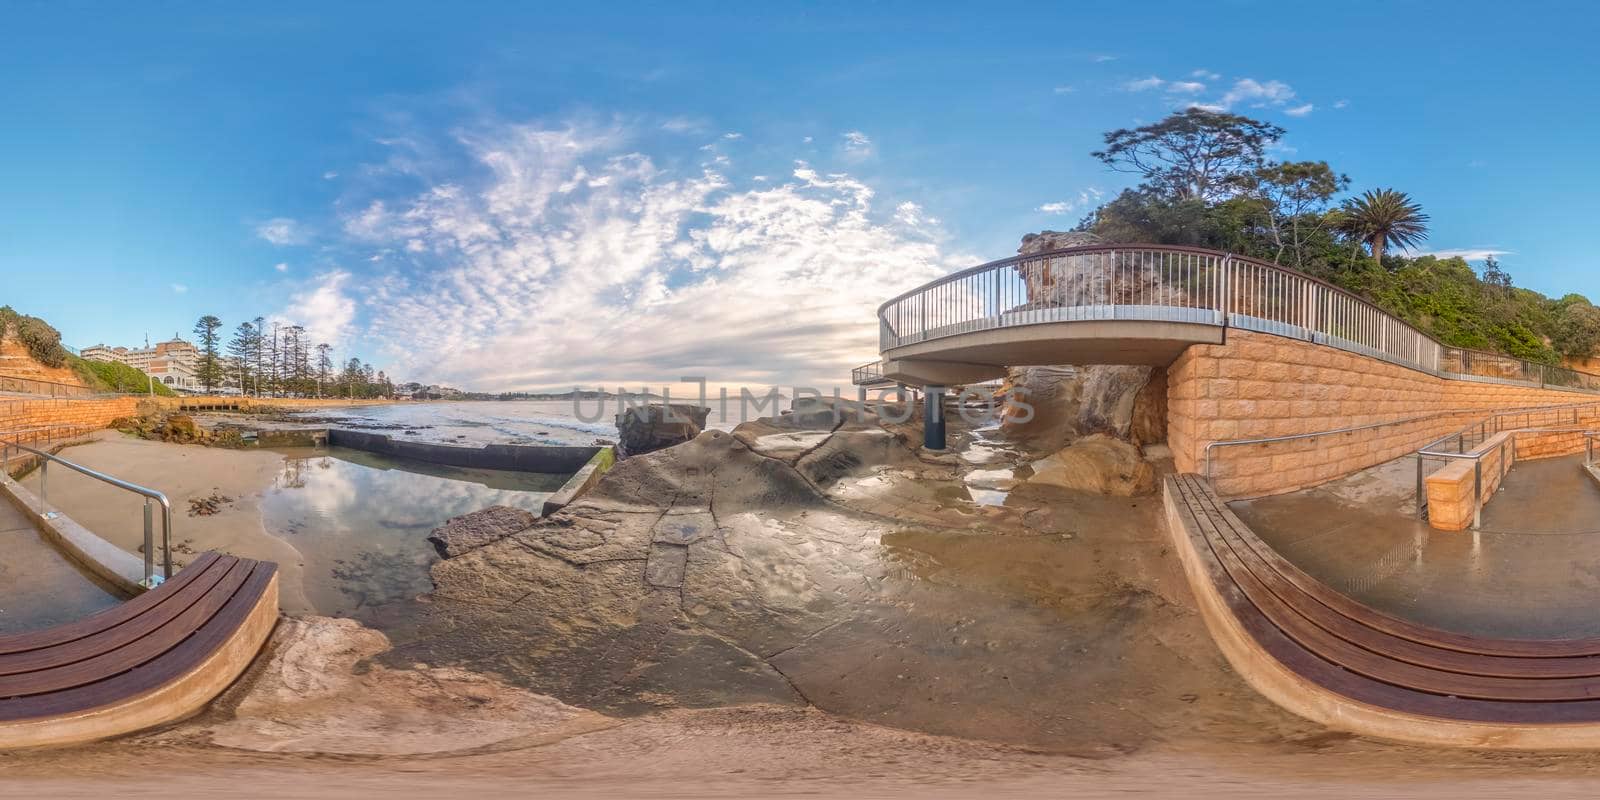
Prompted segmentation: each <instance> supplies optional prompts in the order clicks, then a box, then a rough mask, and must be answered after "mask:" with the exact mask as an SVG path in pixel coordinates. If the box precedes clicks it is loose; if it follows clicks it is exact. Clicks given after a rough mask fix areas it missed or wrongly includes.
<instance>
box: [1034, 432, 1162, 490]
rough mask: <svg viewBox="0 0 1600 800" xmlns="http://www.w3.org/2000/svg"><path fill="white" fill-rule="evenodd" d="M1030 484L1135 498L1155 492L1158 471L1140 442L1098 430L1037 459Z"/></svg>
mask: <svg viewBox="0 0 1600 800" xmlns="http://www.w3.org/2000/svg"><path fill="white" fill-rule="evenodd" d="M1028 483H1034V484H1047V485H1050V486H1060V487H1062V488H1064V489H1076V490H1078V491H1081V492H1092V493H1094V494H1107V495H1114V496H1117V497H1131V496H1133V495H1136V494H1147V493H1149V492H1152V491H1154V490H1155V485H1156V472H1155V468H1154V467H1152V466H1151V465H1150V463H1149V462H1148V461H1146V460H1145V458H1144V455H1143V454H1142V453H1141V452H1140V451H1139V448H1138V447H1137V446H1136V445H1134V444H1132V443H1129V442H1126V441H1124V440H1122V439H1117V438H1115V437H1112V436H1107V435H1105V434H1103V433H1097V434H1093V435H1091V436H1085V437H1083V438H1082V439H1079V440H1078V441H1076V442H1073V443H1072V444H1071V445H1069V446H1067V447H1064V448H1062V449H1061V450H1060V451H1058V452H1056V453H1054V454H1053V455H1050V456H1047V457H1045V458H1042V459H1040V460H1038V461H1036V462H1034V464H1033V476H1032V477H1030V478H1028Z"/></svg>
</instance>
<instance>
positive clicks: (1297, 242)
mask: <svg viewBox="0 0 1600 800" xmlns="http://www.w3.org/2000/svg"><path fill="white" fill-rule="evenodd" d="M1284 134H1285V130H1284V129H1283V128H1281V127H1278V126H1276V125H1272V124H1269V123H1265V122H1261V121H1259V120H1254V119H1251V118H1249V117H1245V116H1241V115H1237V114H1229V113H1224V112H1218V111H1211V110H1207V109H1203V108H1190V109H1187V110H1185V111H1182V112H1177V113H1174V114H1171V115H1170V116H1168V117H1167V118H1165V119H1163V120H1160V121H1158V122H1155V123H1152V124H1149V125H1145V126H1142V127H1139V128H1132V129H1119V130H1114V131H1110V132H1108V133H1106V134H1105V136H1104V139H1105V147H1104V149H1102V150H1099V151H1096V152H1094V153H1093V154H1092V155H1093V156H1094V157H1096V158H1098V159H1100V160H1101V161H1102V162H1104V163H1105V164H1106V165H1107V166H1108V167H1110V168H1111V169H1113V170H1116V171H1119V172H1129V173H1132V174H1135V175H1138V176H1140V178H1141V182H1140V183H1139V185H1138V186H1136V187H1134V188H1132V189H1128V190H1125V191H1124V192H1122V193H1121V194H1120V195H1118V196H1117V197H1115V198H1113V199H1111V200H1110V201H1108V202H1106V203H1105V204H1103V205H1101V206H1100V207H1099V208H1097V209H1095V210H1094V211H1093V212H1091V213H1090V214H1089V215H1088V216H1087V217H1085V218H1084V219H1083V220H1082V221H1081V222H1080V223H1079V225H1078V226H1077V228H1076V229H1077V230H1080V231H1088V232H1092V233H1094V234H1097V235H1098V236H1100V237H1101V238H1102V239H1104V240H1106V241H1109V242H1130V243H1131V242H1148V243H1157V244H1175V245H1191V246H1198V247H1210V248H1215V249H1218V250H1226V251H1229V252H1233V253H1239V254H1241V255H1246V256H1251V257H1254V258H1260V259H1263V260H1267V261H1271V262H1273V263H1277V264H1283V265H1285V266H1290V267H1294V268H1296V269H1299V270H1302V271H1304V272H1306V273H1309V274H1310V275H1312V276H1315V277H1317V278H1321V279H1323V280H1325V281H1328V282H1329V283H1332V284H1334V285H1336V286H1339V287H1341V288H1344V289H1347V290H1349V291H1351V292H1354V293H1356V294H1359V295H1361V296H1363V297H1365V298H1367V299H1369V300H1371V301H1372V302H1373V303H1375V304H1377V305H1378V306H1380V307H1382V308H1383V309H1384V310H1385V311H1388V312H1389V313H1391V314H1394V315H1395V316H1397V317H1400V318H1401V319H1404V320H1406V321H1407V322H1409V323H1411V324H1413V325H1415V326H1416V327H1418V328H1420V329H1422V330H1424V331H1426V332H1428V333H1429V334H1431V335H1433V336H1434V337H1435V338H1437V339H1439V340H1440V341H1442V342H1444V343H1445V344H1449V345H1454V346H1457V347H1467V348H1473V349H1479V350H1490V351H1495V352H1500V353H1506V354H1509V355H1513V356H1516V357H1518V358H1525V359H1529V360H1532V361H1538V362H1541V363H1548V364H1555V363H1560V362H1562V361H1564V360H1569V361H1571V360H1583V359H1587V358H1590V357H1592V356H1593V355H1594V353H1595V350H1596V348H1597V346H1600V310H1597V309H1596V308H1595V307H1594V305H1593V304H1591V303H1590V301H1589V300H1588V298H1586V297H1584V296H1582V295H1578V294H1568V295H1566V296H1564V297H1561V298H1559V299H1555V298H1550V297H1546V296H1545V295H1543V294H1540V293H1539V292H1535V291H1533V290H1530V289H1527V288H1523V287H1519V286H1516V285H1515V284H1514V283H1513V281H1512V279H1511V276H1510V274H1509V273H1507V272H1506V270H1505V268H1504V267H1503V266H1502V265H1501V264H1500V262H1499V261H1498V260H1496V259H1495V257H1494V255H1493V254H1489V255H1488V257H1487V258H1486V259H1485V261H1484V265H1483V268H1482V270H1481V272H1480V271H1476V270H1474V269H1473V267H1472V266H1471V265H1470V264H1469V263H1468V262H1467V261H1466V260H1465V259H1463V258H1461V257H1459V256H1437V255H1430V254H1426V253H1416V252H1414V248H1416V247H1417V246H1419V245H1421V244H1422V243H1423V242H1424V241H1426V239H1427V235H1428V222H1429V218H1428V215H1427V214H1426V213H1424V212H1423V209H1422V207H1421V206H1420V205H1419V204H1418V203H1416V202H1415V201H1413V200H1412V199H1411V198H1410V196H1408V195H1407V194H1406V193H1405V192H1402V191H1398V190H1396V189H1392V188H1375V189H1368V190H1366V191H1364V192H1363V193H1362V194H1361V195H1359V196H1355V197H1348V198H1344V199H1342V200H1341V195H1342V194H1343V193H1344V192H1345V191H1346V190H1347V189H1348V188H1349V186H1350V179H1349V178H1348V177H1346V176H1345V175H1343V174H1341V173H1339V172H1337V171H1336V170H1335V169H1334V168H1333V167H1331V166H1330V165H1329V164H1328V163H1327V162H1325V161H1309V160H1308V161H1274V160H1272V159H1270V158H1269V154H1270V153H1271V152H1274V150H1275V148H1276V146H1277V144H1278V142H1279V140H1280V139H1282V137H1283V135H1284ZM1397 250H1400V251H1401V252H1396V251H1397Z"/></svg>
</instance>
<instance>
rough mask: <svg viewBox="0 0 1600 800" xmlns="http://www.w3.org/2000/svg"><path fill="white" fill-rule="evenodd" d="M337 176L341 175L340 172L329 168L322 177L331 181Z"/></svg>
mask: <svg viewBox="0 0 1600 800" xmlns="http://www.w3.org/2000/svg"><path fill="white" fill-rule="evenodd" d="M337 177H339V173H337V172H334V171H333V170H331V169H330V170H328V171H327V172H324V173H322V179H323V180H325V181H331V180H333V179H334V178H337Z"/></svg>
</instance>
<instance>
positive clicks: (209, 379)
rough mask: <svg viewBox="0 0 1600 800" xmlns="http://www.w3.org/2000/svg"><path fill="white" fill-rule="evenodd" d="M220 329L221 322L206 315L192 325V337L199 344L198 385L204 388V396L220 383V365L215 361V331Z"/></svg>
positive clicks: (217, 338) (216, 336)
mask: <svg viewBox="0 0 1600 800" xmlns="http://www.w3.org/2000/svg"><path fill="white" fill-rule="evenodd" d="M221 327H222V320H220V319H217V318H216V317H214V316H212V315H210V314H207V315H205V316H203V317H201V318H200V319H199V320H196V321H195V323H194V336H195V339H197V340H198V341H199V342H200V365H199V370H198V372H199V374H198V375H196V376H195V377H197V378H199V380H200V385H201V386H203V387H205V390H206V394H210V393H211V390H212V389H215V388H216V387H217V384H219V383H221V382H222V363H221V362H220V361H219V360H218V359H217V344H218V341H219V340H220V338H221V337H220V336H218V335H217V330H218V329H220V328H221Z"/></svg>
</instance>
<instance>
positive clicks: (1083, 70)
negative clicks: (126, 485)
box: [0, 0, 1600, 390]
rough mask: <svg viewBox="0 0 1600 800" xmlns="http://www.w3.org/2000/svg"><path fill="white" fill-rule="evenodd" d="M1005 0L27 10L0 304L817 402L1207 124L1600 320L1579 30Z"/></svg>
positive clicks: (14, 93)
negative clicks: (955, 291)
mask: <svg viewBox="0 0 1600 800" xmlns="http://www.w3.org/2000/svg"><path fill="white" fill-rule="evenodd" d="M982 8H983V10H982V13H975V12H972V11H970V10H966V7H963V6H948V7H941V6H940V5H938V4H934V3H927V2H918V3H887V2H886V3H873V4H862V3H848V4H845V3H839V4H812V5H808V6H806V7H803V8H802V7H800V6H798V5H796V4H784V5H783V6H782V7H779V6H770V7H769V6H764V5H761V4H743V5H731V4H714V5H713V4H697V3H678V4H671V5H663V4H648V5H639V6H628V5H615V6H611V5H607V4H602V3H590V4H584V5H583V6H582V7H581V9H580V10H568V11H564V12H560V13H556V12H551V11H548V10H545V9H544V8H542V7H539V6H536V5H535V4H526V5H522V4H514V5H506V4H494V5H483V6H478V5H476V4H473V3H451V4H432V5H412V4H407V3H402V2H394V3H385V4H381V5H380V4H340V5H339V11H338V12H336V13H332V14H330V13H327V12H323V11H319V10H317V8H316V6H314V5H309V4H308V5H301V6H296V5H294V4H286V5H279V4H275V5H273V7H272V8H270V9H266V8H265V7H263V9H262V10H239V11H216V10H209V9H207V8H205V7H203V6H199V5H196V6H193V7H188V8H186V7H185V6H183V5H181V4H169V5H164V6H162V9H161V10H160V11H159V12H151V11H149V10H148V9H140V10H138V11H136V12H130V13H128V14H127V15H125V16H119V14H118V13H117V12H116V11H115V10H114V9H112V8H111V7H109V6H104V5H85V6H81V7H73V6H71V5H66V4H38V5H34V4H20V5H19V4H11V5H8V6H6V8H5V10H4V11H3V12H0V13H3V16H4V20H3V23H4V24H0V76H3V77H0V108H3V109H4V113H5V123H4V124H3V125H0V304H4V303H9V304H11V305H14V306H16V307H17V308H19V309H20V310H23V311H25V312H28V313H32V314H36V315H39V316H43V317H46V318H48V319H50V320H51V321H52V322H54V323H55V324H56V325H57V327H59V328H60V329H61V330H62V332H63V334H64V336H65V338H66V340H67V342H68V343H69V344H74V345H77V346H84V345H89V344H94V343H97V342H102V341H103V342H107V343H111V344H132V343H136V342H140V341H143V339H144V337H145V336H146V335H147V334H148V335H149V336H151V337H152V338H165V337H166V336H169V335H171V334H172V333H173V332H174V331H183V332H187V331H188V330H189V328H190V327H191V326H192V325H193V322H194V320H195V318H196V317H198V316H200V315H201V314H206V313H213V314H217V315H218V316H220V317H222V318H223V320H224V321H225V322H226V323H227V325H228V327H229V328H230V329H231V327H232V326H233V325H234V324H236V323H238V322H239V321H242V320H244V319H248V318H252V317H255V316H266V317H270V318H279V319H285V320H296V321H300V322H303V323H304V324H305V325H307V326H308V327H309V328H310V330H311V331H312V333H313V335H315V336H316V337H317V338H318V339H319V340H325V341H328V342H330V343H332V344H334V346H335V348H336V350H337V352H338V354H340V355H341V356H343V355H348V354H359V355H361V356H362V357H364V358H367V359H369V360H371V361H373V362H375V363H376V364H378V365H379V366H380V367H383V368H385V369H388V370H389V371H390V372H391V373H393V374H394V375H396V376H397V377H400V378H409V379H419V380H425V381H441V382H448V383H453V384H456V385H462V386H466V387H469V388H477V389H485V390H507V389H528V388H555V387H570V386H573V385H584V386H593V385H602V386H616V385H624V384H625V385H628V386H630V387H632V386H638V385H641V384H649V385H660V384H662V383H665V382H671V381H677V380H678V379H679V378H680V377H682V376H687V375H703V376H706V377H707V378H708V379H709V380H711V381H713V382H716V383H729V384H739V383H747V384H756V385H767V384H779V385H795V384H802V385H824V386H825V385H831V384H834V383H842V382H846V381H847V378H848V371H849V367H850V366H852V365H854V364H858V363H861V362H864V361H867V360H870V359H871V358H873V357H874V356H875V351H876V336H877V328H876V323H875V320H874V317H873V310H874V308H875V307H876V306H877V304H878V303H879V302H881V301H883V300H884V299H887V298H888V297H890V296H892V295H894V294H896V293H898V292H900V291H903V290H905V289H907V288H910V287H912V286H914V285H916V284H919V283H922V282H924V281H926V280H929V279H931V278H933V277H935V276H937V275H939V274H942V273H944V272H948V271H951V270H953V269H956V268H959V267H962V266H968V265H970V264H974V263H978V262H981V261H986V260H990V259H994V258H1001V257H1004V256H1007V255H1010V254H1011V253H1012V252H1014V250H1015V248H1016V244H1017V240H1018V239H1019V238H1020V237H1021V236H1022V234H1024V233H1027V232H1029V231H1035V230H1039V229H1042V228H1057V229H1064V228H1067V227H1070V226H1071V225H1073V224H1074V223H1075V222H1076V221H1077V220H1078V219H1079V218H1080V217H1081V216H1082V215H1083V213H1084V212H1085V211H1086V210H1088V209H1089V208H1091V207H1093V205H1095V204H1096V203H1097V202H1099V201H1100V200H1101V199H1103V198H1107V197H1110V196H1111V195H1113V194H1115V193H1116V192H1117V191H1119V190H1120V189H1121V188H1123V187H1124V186H1125V185H1127V183H1128V180H1127V176H1125V175H1121V174H1115V173H1110V172H1107V171H1106V170H1105V169H1104V168H1103V166H1102V165H1100V164H1099V163H1098V162H1096V161H1094V160H1093V159H1091V158H1090V157H1089V156H1088V153H1089V152H1090V151H1091V150H1093V149H1095V148H1096V146H1097V145H1098V144H1099V137H1100V134H1101V133H1102V132H1103V131H1105V130H1107V129H1111V128H1116V127H1123V126H1129V125H1136V124H1140V123H1144V122H1149V121H1153V120H1155V119H1158V118H1159V117H1161V116H1162V115H1164V114H1165V113H1167V112H1169V111H1171V110H1173V109H1176V108H1182V107H1184V106H1187V105H1191V104H1198V105H1202V106H1206V107H1214V108H1226V109H1231V110H1234V111H1238V112H1241V113H1247V114H1250V115H1253V116H1257V117H1260V118H1263V119H1267V120H1269V121H1272V122H1275V123H1277V124H1280V125H1282V126H1284V127H1286V128H1288V129H1289V131H1290V134H1289V136H1288V137H1287V138H1286V139H1285V141H1284V143H1283V146H1282V148H1281V149H1280V150H1279V151H1278V152H1277V153H1276V155H1277V156H1278V157H1281V158H1313V159H1326V160H1328V161H1330V162H1331V163H1332V164H1333V165H1334V166H1335V167H1336V168H1338V169H1340V170H1341V171H1344V172H1346V173H1348V174H1349V175H1350V176H1351V178H1352V180H1353V186H1354V188H1355V189H1356V190H1358V191H1359V190H1361V189H1366V188H1373V187H1377V186H1393V187H1395V188H1399V189H1402V190H1405V191H1408V192H1410V193H1411V194H1412V195H1413V196H1414V197H1415V198H1416V199H1417V200H1418V201H1419V202H1421V203H1422V204H1423V205H1424V206H1425V207H1426V209H1427V210H1428V211H1429V212H1430V213H1431V214H1432V215H1433V222H1434V226H1433V237H1432V238H1431V240H1430V241H1429V243H1428V248H1429V249H1431V250H1436V251H1447V252H1459V253H1464V254H1467V255H1469V256H1472V257H1481V256H1482V255H1483V254H1484V253H1486V252H1491V251H1493V252H1499V253H1501V254H1502V255H1501V260H1502V262H1503V263H1504V264H1505V266H1506V267H1507V269H1509V270H1510V271H1511V272H1512V274H1513V275H1514V276H1515V277H1516V278H1517V280H1518V282H1519V283H1523V284H1526V285H1530V286H1532V287H1533V288H1536V289H1539V290H1541V291H1544V292H1547V293H1553V294H1562V293H1565V292H1568V291H1580V292H1584V293H1586V294H1589V295H1590V296H1591V297H1595V296H1600V278H1597V277H1596V275H1597V273H1596V271H1595V270H1594V269H1593V267H1592V266H1591V265H1592V263H1593V260H1594V258H1593V255H1592V252H1591V250H1592V248H1591V244H1590V242H1589V240H1588V239H1589V237H1588V236H1587V235H1586V234H1587V233H1588V231H1589V230H1590V229H1591V228H1592V227H1593V222H1592V219H1591V218H1592V216H1593V213H1592V212H1593V210H1594V207H1595V206H1594V201H1593V200H1592V197H1591V194H1592V193H1591V192H1590V190H1589V187H1590V186H1591V185H1592V184H1593V183H1594V178H1595V177H1596V174H1595V173H1596V172H1597V171H1600V167H1597V166H1596V164H1595V162H1594V160H1593V159H1591V158H1587V157H1585V156H1584V155H1583V153H1585V152H1587V151H1588V149H1589V148H1588V147H1587V145H1588V144H1589V142H1591V141H1592V140H1594V139H1595V138H1596V134H1600V121H1597V118H1596V116H1595V115H1594V114H1593V112H1592V110H1591V107H1592V103H1591V102H1590V101H1592V100H1594V99H1595V94H1596V92H1595V88H1594V82H1593V80H1592V76H1593V75H1594V74H1596V66H1597V65H1596V63H1595V62H1596V60H1600V57H1597V56H1596V55H1595V53H1596V49H1595V48H1593V47H1592V46H1591V45H1590V40H1591V37H1592V35H1593V34H1594V32H1595V29H1596V28H1597V27H1600V26H1597V24H1596V23H1597V19H1596V16H1595V12H1593V11H1589V10H1588V9H1587V8H1586V7H1584V6H1579V5H1565V6H1556V5H1551V6H1548V7H1545V6H1541V5H1540V4H1538V3H1534V4H1524V5H1523V6H1519V7H1518V8H1517V9H1516V11H1515V13H1511V12H1509V11H1507V10H1505V7H1504V5H1503V4H1493V5H1491V4H1483V5H1481V6H1478V7H1474V6H1472V5H1471V4H1458V5H1457V6H1456V10H1455V11H1454V12H1453V13H1451V14H1449V15H1440V14H1437V13H1435V12H1433V11H1430V10H1429V9H1428V7H1426V6H1424V5H1423V4H1420V3H1407V2H1393V1H1392V0H1391V2H1384V3H1376V4H1370V5H1364V4H1361V3H1347V4H1344V5H1341V6H1339V8H1338V9H1337V12H1336V13H1335V12H1334V11H1333V10H1332V9H1331V7H1326V6H1323V7H1312V6H1305V7H1303V8H1302V7H1299V6H1290V5H1287V4H1279V3H1254V2H1230V3H1223V4H1220V5H1216V6H1213V7H1211V8H1210V9H1209V10H1205V11H1203V12H1202V11H1200V10H1199V7H1198V6H1197V5H1196V4H1193V3H1173V4H1165V3H1156V2H1149V3H1140V4H1127V3H1096V4H1067V3H1052V4H1049V5H1042V6H1039V7H1029V6H1025V5H1008V4H985V5H984V6H983V7H982ZM1296 9H1301V10H1296ZM1380 19H1381V23H1380V21H1379V20H1380ZM1374 54H1381V57H1377V56H1375V55H1374Z"/></svg>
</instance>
